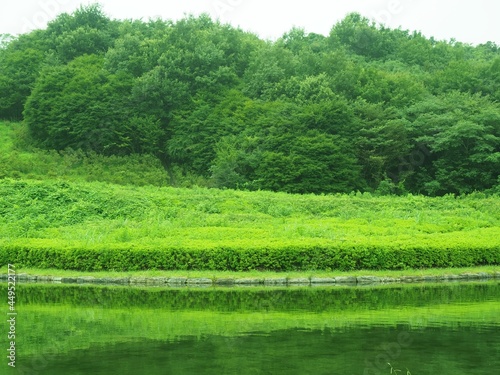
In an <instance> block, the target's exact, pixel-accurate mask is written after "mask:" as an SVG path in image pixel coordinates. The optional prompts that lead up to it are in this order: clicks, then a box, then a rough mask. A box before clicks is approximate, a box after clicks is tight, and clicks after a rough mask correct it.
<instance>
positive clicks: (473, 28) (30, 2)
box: [0, 0, 500, 45]
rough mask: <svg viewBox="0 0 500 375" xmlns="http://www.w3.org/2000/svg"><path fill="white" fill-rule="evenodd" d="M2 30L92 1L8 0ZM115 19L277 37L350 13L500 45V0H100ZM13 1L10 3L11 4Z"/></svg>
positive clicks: (325, 25)
mask: <svg viewBox="0 0 500 375" xmlns="http://www.w3.org/2000/svg"><path fill="white" fill-rule="evenodd" d="M3 1H4V2H3V4H4V6H3V9H2V12H1V14H0V34H1V33H10V34H18V33H23V32H27V31H30V30H32V29H34V28H43V27H45V25H46V23H47V20H49V19H54V18H55V16H56V14H59V13H62V12H72V11H74V10H75V9H76V8H77V7H78V6H79V5H80V4H88V3H95V2H96V1H94V0H92V1H88V0H17V1H12V0H10V1H9V0H3ZM98 2H99V3H101V4H102V5H103V8H104V11H105V13H106V14H107V15H108V16H110V17H111V18H119V19H124V18H134V19H138V18H142V19H144V20H147V19H149V18H156V17H161V18H163V19H173V20H176V19H178V18H181V17H183V15H184V14H186V13H193V14H195V15H198V14H200V13H203V12H205V13H209V14H210V15H212V16H213V17H214V18H219V19H220V20H221V21H223V22H229V23H231V24H232V25H234V26H239V27H241V28H242V29H244V30H249V31H252V32H255V33H257V34H258V35H260V36H261V37H262V38H266V39H276V38H278V37H280V36H282V35H283V33H285V32H286V31H288V30H290V29H291V28H292V27H293V26H298V27H302V28H304V29H305V30H306V31H307V32H315V33H320V34H324V35H327V34H328V33H329V31H330V29H331V27H332V26H333V25H334V24H335V23H336V22H337V21H339V20H341V19H342V18H343V17H344V16H345V15H346V14H347V13H349V12H353V11H356V12H359V13H361V14H362V15H364V16H366V17H368V18H372V19H375V20H376V21H379V22H382V23H384V24H386V25H388V26H390V27H393V28H397V27H400V26H401V27H402V28H403V29H409V30H411V31H413V30H418V31H422V32H423V34H424V35H426V36H427V37H430V36H433V37H434V38H436V39H439V40H443V39H444V40H450V39H451V38H455V39H456V40H458V41H461V42H465V43H472V44H480V43H484V42H487V41H493V42H495V43H497V44H498V45H500V26H499V25H498V16H499V15H500V1H498V0H474V1H471V0H455V1H452V0H342V1H340V0H339V1H336V0H330V1H327V0H323V1H322V0H288V1H285V0H163V1H159V0H139V1H133V0H132V1H130V0H100V1H98ZM7 4H8V5H7Z"/></svg>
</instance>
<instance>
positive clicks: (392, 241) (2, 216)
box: [0, 124, 500, 265]
mask: <svg viewBox="0 0 500 375" xmlns="http://www.w3.org/2000/svg"><path fill="white" fill-rule="evenodd" d="M18 126H19V125H15V124H10V125H5V124H3V127H2V126H0V129H3V131H1V132H0V150H2V152H3V153H2V155H3V156H2V158H3V159H0V160H3V163H4V165H7V164H8V161H6V159H8V158H9V157H10V158H11V159H12V160H11V161H10V164H9V165H10V167H9V168H11V169H13V168H14V169H15V166H16V163H18V164H19V163H21V162H19V161H16V160H17V159H16V157H17V156H18V157H19V160H24V161H26V160H28V161H29V162H26V163H25V164H23V165H24V167H23V168H25V169H26V170H25V172H23V173H24V174H23V173H21V172H19V174H20V177H31V178H37V179H40V178H41V177H42V176H43V173H42V172H40V171H43V168H44V166H45V165H47V164H49V165H51V168H52V169H53V170H55V171H60V170H62V169H64V168H66V170H67V171H69V172H67V173H66V174H64V173H62V172H54V173H52V174H51V175H50V176H52V179H50V178H45V180H44V181H36V180H33V179H27V178H24V179H21V180H13V179H10V178H4V179H3V180H0V246H1V245H4V246H8V245H13V244H15V245H22V246H28V247H29V248H30V249H36V248H46V247H51V248H53V249H65V248H68V247H73V248H74V247H78V248H96V249H103V248H106V249H131V248H141V247H145V246H146V247H147V248H150V249H167V248H169V249H170V248H179V249H217V248H220V247H226V248H235V249H245V248H250V247H251V248H257V249H268V248H285V247H287V246H294V247H297V248H300V247H304V248H307V247H310V246H314V245H316V246H319V247H331V246H343V247H350V246H352V247H356V248H359V247H363V246H364V247H366V248H368V249H369V248H371V247H378V248H385V247H392V248H401V249H405V248H409V247H416V248H426V247H442V248H443V249H448V248H451V249H455V248H457V249H459V248H460V249H467V248H485V247H487V248H488V249H492V251H497V252H498V251H500V229H499V228H500V199H499V198H498V197H488V198H486V197H482V196H480V195H476V196H469V197H463V198H458V199H455V198H454V197H442V198H426V197H422V196H407V197H372V196H370V195H369V194H355V195H350V196H347V195H336V196H314V195H303V196H298V195H289V194H284V193H269V192H243V191H232V190H225V191H221V190H215V189H205V188H192V189H180V188H171V187H157V186H151V185H150V186H142V187H139V186H133V185H128V186H123V185H116V184H109V183H102V182H83V181H84V180H85V179H91V178H87V177H88V176H89V175H88V174H87V175H86V174H85V173H87V172H88V171H89V170H101V171H103V172H102V174H103V179H104V180H105V181H109V180H112V178H107V177H106V176H108V175H109V176H113V174H114V173H115V170H114V169H113V168H111V167H110V165H107V166H105V163H104V164H103V160H104V159H103V160H101V161H97V160H94V162H91V161H89V160H85V161H84V162H82V164H78V163H77V165H75V166H74V168H73V166H71V165H69V166H68V163H67V159H65V157H64V156H59V155H57V154H50V153H48V154H47V155H51V156H47V157H48V158H49V159H50V160H49V159H46V158H45V159H44V158H43V157H42V156H41V155H42V154H43V152H42V151H37V150H31V151H30V152H28V151H22V152H19V151H16V150H15V149H14V147H13V142H12V137H13V132H14V130H13V128H16V127H18ZM16 153H17V154H16ZM16 155H17V156H16ZM127 160H128V159H125V158H124V159H123V161H124V163H127ZM6 163H7V164H6ZM18 169H19V170H20V169H21V168H18ZM138 169H141V168H139V167H138ZM104 170H107V172H106V173H107V174H106V173H104ZM26 171H28V172H26ZM30 171H31V172H30ZM37 171H38V172H37ZM71 171H77V172H78V173H77V175H78V174H79V173H80V174H81V175H79V178H76V177H75V175H73V172H71ZM9 173H10V172H9ZM9 173H4V174H5V175H9ZM58 173H59V174H58ZM116 173H118V174H119V173H120V170H119V169H118V170H116ZM10 174H12V173H10ZM71 176H73V177H71ZM141 176H142V175H141ZM141 176H139V177H138V179H139V180H140V181H142V182H144V181H145V180H144V179H143V178H142V177H141ZM14 177H15V173H14ZM18 177H19V176H18ZM55 177H59V179H58V180H55V179H54V178H55ZM63 177H64V182H63V181H62V179H63ZM94 177H96V178H97V177H99V174H97V175H95V176H94ZM66 181H69V182H66ZM77 181H78V183H76V182H77ZM130 181H131V182H133V183H136V182H137V181H134V180H133V179H130ZM0 265H2V264H0ZM471 265H472V264H471Z"/></svg>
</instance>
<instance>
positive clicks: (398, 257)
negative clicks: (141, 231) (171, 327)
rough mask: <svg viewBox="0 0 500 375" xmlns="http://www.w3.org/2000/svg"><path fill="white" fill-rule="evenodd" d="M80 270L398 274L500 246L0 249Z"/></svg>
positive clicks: (29, 263)
mask: <svg viewBox="0 0 500 375" xmlns="http://www.w3.org/2000/svg"><path fill="white" fill-rule="evenodd" d="M8 263H11V264H16V266H17V267H34V268H55V269H65V270H78V271H100V270H103V271H104V270H106V271H137V270H213V271H247V270H269V271H305V270H341V271H353V270H361V269H367V270H400V269H411V268H413V269H416V268H433V267H436V268H437V267H439V268H444V267H472V266H481V265H500V245H496V244H492V245H483V246H481V247H476V248H472V247H470V246H466V245H460V244H454V245H453V247H444V246H443V247H441V248H438V247H433V246H424V245H422V246H406V247H405V246H401V245H397V246H396V245H394V246H377V245H345V246H343V245H341V244H339V245H338V246H321V245H311V246H303V245H300V246H294V245H290V246H284V247H280V246H274V247H266V248H241V249H239V248H232V247H217V248H213V249H206V250H203V249H182V248H174V247H173V248H165V249H148V248H134V247H131V246H129V247H127V246H123V247H115V248H87V247H77V246H75V247H65V248H55V247H50V246H37V247H33V246H30V245H29V244H27V245H19V244H7V245H2V246H1V247H0V265H6V264H8Z"/></svg>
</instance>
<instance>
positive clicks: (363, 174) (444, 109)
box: [0, 4, 500, 195]
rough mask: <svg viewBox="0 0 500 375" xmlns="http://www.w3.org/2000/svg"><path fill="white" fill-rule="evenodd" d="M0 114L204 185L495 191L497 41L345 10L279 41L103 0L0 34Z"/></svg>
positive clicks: (41, 140) (499, 118) (53, 138)
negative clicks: (330, 21)
mask: <svg viewBox="0 0 500 375" xmlns="http://www.w3.org/2000/svg"><path fill="white" fill-rule="evenodd" d="M0 40H1V41H2V43H0V118H3V119H7V120H15V121H20V120H22V121H23V122H24V123H25V124H26V126H27V127H28V128H29V133H30V136H31V138H32V140H33V142H34V143H35V144H36V146H37V147H40V148H46V149H51V150H57V151H64V150H67V149H73V150H81V151H83V152H94V153H99V154H102V155H121V156H123V155H132V154H148V155H153V156H155V157H156V158H158V159H159V160H161V163H162V165H163V166H164V167H165V169H166V173H165V178H166V179H167V178H168V176H169V175H170V176H171V175H172V174H171V173H170V174H169V173H168V172H169V171H171V170H172V169H173V168H175V169H176V170H180V171H181V173H182V174H189V175H195V176H198V177H199V178H200V179H201V180H203V181H205V182H206V184H207V186H214V187H219V188H236V189H247V190H271V191H285V192H290V193H337V192H341V193H345V192H351V191H368V192H379V193H403V192H411V193H415V194H425V195H444V194H448V193H452V194H467V193H471V192H473V191H499V190H500V188H499V186H500V181H499V171H500V104H499V101H500V48H499V47H498V46H497V45H496V44H495V43H492V42H488V43H485V44H481V45H477V46H472V45H469V44H464V43H460V42H457V41H454V40H452V41H437V40H434V39H433V38H427V37H425V36H423V35H422V34H421V33H419V32H410V31H406V30H402V29H389V28H386V27H385V26H384V25H379V24H376V23H374V22H372V21H370V20H369V19H368V18H365V17H363V16H361V15H360V14H357V13H353V14H349V15H347V16H346V17H345V18H344V19H343V20H342V21H340V22H338V23H337V24H335V25H333V27H332V29H331V32H330V34H329V35H328V36H323V35H319V34H314V33H307V32H306V31H305V30H303V29H300V28H293V29H292V30H290V31H288V32H286V33H285V34H284V35H283V36H282V37H281V38H279V39H278V40H276V41H267V40H262V39H259V38H258V37H257V36H256V35H254V34H252V33H249V32H245V31H243V30H241V29H238V28H234V27H232V26H230V25H227V24H221V23H220V22H218V21H215V20H212V19H211V18H210V17H209V16H207V15H201V16H199V17H194V16H186V17H185V18H183V19H181V20H179V21H176V22H173V21H169V20H161V19H155V20H149V21H143V20H114V19H111V18H109V17H108V16H107V15H105V14H104V13H103V11H102V9H101V7H100V6H99V5H98V4H94V5H89V6H82V7H80V8H79V9H78V10H76V11H75V12H74V13H72V14H66V13H64V14H61V15H59V16H58V17H57V18H56V19H55V20H53V21H52V22H50V23H49V24H48V26H47V28H46V29H44V30H35V31H32V32H30V33H27V34H23V35H19V36H16V37H11V36H3V37H2V38H0Z"/></svg>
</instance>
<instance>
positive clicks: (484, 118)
mask: <svg viewBox="0 0 500 375" xmlns="http://www.w3.org/2000/svg"><path fill="white" fill-rule="evenodd" d="M408 118H409V120H410V121H411V128H410V129H411V135H412V138H413V141H414V142H415V143H414V144H415V145H423V146H424V147H425V148H426V149H428V150H429V152H430V155H429V156H428V157H427V158H426V159H425V161H424V162H423V163H422V165H421V166H420V167H419V168H418V170H417V173H416V175H415V177H418V179H413V180H412V181H411V184H412V185H413V186H412V188H413V189H414V190H420V191H424V192H426V193H429V194H446V193H450V192H451V193H456V194H463V193H470V192H472V191H475V190H484V189H489V188H491V187H492V186H494V185H495V183H496V181H497V179H498V173H499V171H500V106H499V105H498V104H497V103H493V102H491V101H490V100H489V99H488V98H483V97H481V96H480V95H478V94H476V95H471V94H468V93H461V92H457V91H453V92H450V93H447V94H444V95H441V96H439V97H430V98H429V99H428V100H426V101H424V102H422V103H419V104H416V105H415V106H412V107H411V108H409V110H408ZM420 147H421V146H420Z"/></svg>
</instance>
